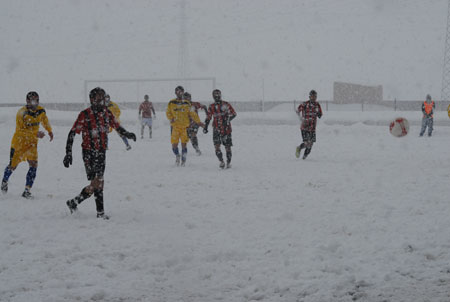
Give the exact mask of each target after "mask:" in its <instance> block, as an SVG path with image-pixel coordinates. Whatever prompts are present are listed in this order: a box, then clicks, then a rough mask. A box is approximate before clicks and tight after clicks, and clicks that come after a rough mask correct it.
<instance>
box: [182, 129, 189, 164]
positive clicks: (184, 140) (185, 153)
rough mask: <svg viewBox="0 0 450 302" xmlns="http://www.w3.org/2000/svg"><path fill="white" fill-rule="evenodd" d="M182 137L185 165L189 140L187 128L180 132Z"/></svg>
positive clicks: (183, 161)
mask: <svg viewBox="0 0 450 302" xmlns="http://www.w3.org/2000/svg"><path fill="white" fill-rule="evenodd" d="M180 139H181V165H182V166H184V165H185V163H186V159H187V143H188V142H189V137H188V134H187V129H186V128H185V130H184V131H181V133H180Z"/></svg>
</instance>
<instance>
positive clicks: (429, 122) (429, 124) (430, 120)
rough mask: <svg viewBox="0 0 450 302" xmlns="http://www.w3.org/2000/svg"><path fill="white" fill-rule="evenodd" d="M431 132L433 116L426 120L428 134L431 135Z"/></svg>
mask: <svg viewBox="0 0 450 302" xmlns="http://www.w3.org/2000/svg"><path fill="white" fill-rule="evenodd" d="M432 133H433V118H429V121H428V136H431V135H432Z"/></svg>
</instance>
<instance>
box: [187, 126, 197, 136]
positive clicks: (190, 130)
mask: <svg viewBox="0 0 450 302" xmlns="http://www.w3.org/2000/svg"><path fill="white" fill-rule="evenodd" d="M197 132H198V125H197V124H194V125H192V126H189V127H188V128H187V135H188V137H189V138H192V134H197Z"/></svg>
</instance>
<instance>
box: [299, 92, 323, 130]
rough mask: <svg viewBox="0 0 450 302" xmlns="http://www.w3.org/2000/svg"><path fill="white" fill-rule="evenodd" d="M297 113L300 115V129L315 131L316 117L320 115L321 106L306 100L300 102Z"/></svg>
mask: <svg viewBox="0 0 450 302" xmlns="http://www.w3.org/2000/svg"><path fill="white" fill-rule="evenodd" d="M297 113H298V114H301V117H302V125H301V129H302V130H306V131H316V125H317V118H320V117H322V107H320V104H319V103H318V102H316V101H314V102H313V101H311V100H308V101H306V102H304V103H302V104H300V106H298V109H297Z"/></svg>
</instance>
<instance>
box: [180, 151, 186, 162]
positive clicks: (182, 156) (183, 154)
mask: <svg viewBox="0 0 450 302" xmlns="http://www.w3.org/2000/svg"><path fill="white" fill-rule="evenodd" d="M186 158H187V148H183V149H181V160H182V161H186Z"/></svg>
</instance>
